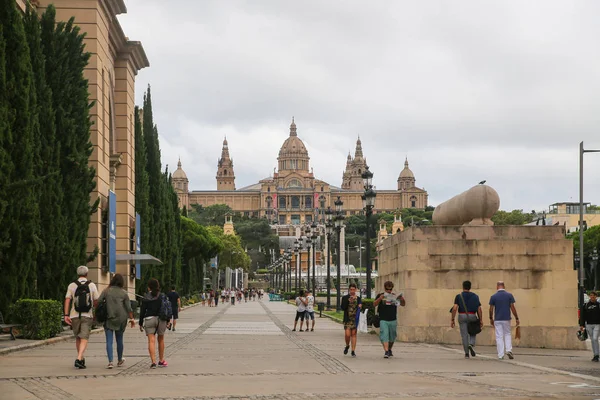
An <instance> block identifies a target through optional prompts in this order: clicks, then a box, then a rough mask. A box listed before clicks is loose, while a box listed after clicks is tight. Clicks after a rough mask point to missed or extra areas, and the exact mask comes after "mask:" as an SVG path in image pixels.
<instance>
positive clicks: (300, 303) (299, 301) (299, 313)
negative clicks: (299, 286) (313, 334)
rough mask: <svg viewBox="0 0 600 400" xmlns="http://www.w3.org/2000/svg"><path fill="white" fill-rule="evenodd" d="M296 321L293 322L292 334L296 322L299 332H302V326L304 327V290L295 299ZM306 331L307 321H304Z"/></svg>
mask: <svg viewBox="0 0 600 400" xmlns="http://www.w3.org/2000/svg"><path fill="white" fill-rule="evenodd" d="M296 306H297V307H298V308H297V309H296V319H295V320H294V329H292V332H295V331H296V325H297V324H298V320H300V332H304V330H303V329H302V326H303V325H304V318H305V317H306V298H305V297H304V290H301V291H300V293H299V294H298V297H296ZM306 330H308V321H306Z"/></svg>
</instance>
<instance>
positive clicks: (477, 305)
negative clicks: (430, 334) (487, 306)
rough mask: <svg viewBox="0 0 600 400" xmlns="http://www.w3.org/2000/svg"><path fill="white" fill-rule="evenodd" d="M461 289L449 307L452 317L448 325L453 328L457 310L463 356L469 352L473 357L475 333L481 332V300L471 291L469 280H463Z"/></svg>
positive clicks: (466, 356) (466, 355)
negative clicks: (452, 304) (450, 307)
mask: <svg viewBox="0 0 600 400" xmlns="http://www.w3.org/2000/svg"><path fill="white" fill-rule="evenodd" d="M462 286H463V291H462V293H459V294H457V295H456V297H455V298H454V306H453V307H452V309H451V312H452V319H451V324H450V326H451V327H452V328H454V326H455V321H454V318H455V317H456V312H457V311H458V324H459V327H460V336H461V338H462V344H463V348H464V350H465V358H469V353H471V356H472V357H475V356H476V355H477V354H476V353H475V338H476V335H477V333H479V332H481V328H483V322H482V319H481V302H480V301H479V296H477V295H476V294H475V293H473V292H471V282H470V281H464V282H463V284H462Z"/></svg>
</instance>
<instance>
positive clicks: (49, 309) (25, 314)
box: [10, 299, 63, 339]
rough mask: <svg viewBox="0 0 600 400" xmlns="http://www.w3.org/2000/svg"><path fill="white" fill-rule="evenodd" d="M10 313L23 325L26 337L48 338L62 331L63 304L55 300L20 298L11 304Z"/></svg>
mask: <svg viewBox="0 0 600 400" xmlns="http://www.w3.org/2000/svg"><path fill="white" fill-rule="evenodd" d="M10 315H11V319H12V320H14V322H15V323H18V324H22V325H23V336H24V337H25V338H26V339H48V338H51V337H54V336H56V334H58V333H60V332H62V325H61V320H62V315H63V306H62V304H61V303H60V302H58V301H56V300H34V299H21V300H18V301H17V302H16V303H15V304H13V305H12V307H11V311H10Z"/></svg>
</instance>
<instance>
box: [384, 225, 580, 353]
mask: <svg viewBox="0 0 600 400" xmlns="http://www.w3.org/2000/svg"><path fill="white" fill-rule="evenodd" d="M387 280H390V281H392V282H394V285H395V288H396V291H397V292H400V291H402V292H404V296H405V298H406V307H404V308H402V307H399V309H400V310H399V315H398V340H401V341H408V342H429V343H450V344H459V343H460V334H459V331H458V327H457V328H455V329H451V328H450V313H449V312H448V310H449V309H450V307H452V305H453V302H454V297H455V296H456V294H458V293H459V292H460V291H461V290H462V282H463V281H465V280H470V281H471V282H472V291H473V292H475V293H477V294H478V295H479V298H480V300H481V303H482V309H483V317H484V323H485V324H486V326H485V327H484V330H483V332H482V333H481V334H479V335H478V336H477V343H478V344H482V345H493V344H495V337H494V332H493V329H492V327H491V326H490V325H489V318H488V311H489V305H488V303H489V298H490V296H491V295H492V294H494V293H495V291H496V282H497V281H499V280H502V281H504V282H505V284H506V289H507V290H508V291H509V292H511V293H513V295H514V296H515V300H516V304H515V305H516V307H517V311H518V313H519V318H520V322H521V339H520V341H517V342H516V343H515V344H517V345H519V346H523V347H546V348H566V349H582V348H585V345H584V344H582V343H581V342H579V341H578V340H577V338H576V333H575V332H576V330H577V325H578V321H577V272H576V271H574V270H573V244H572V242H571V240H567V239H565V233H564V228H563V227H560V226H423V227H414V228H412V227H411V228H408V229H406V230H404V231H403V232H400V233H397V234H395V235H393V236H391V237H390V238H388V239H385V240H384V241H383V243H382V246H381V252H380V253H379V278H378V279H377V293H379V292H381V291H383V282H385V281H387ZM514 329H515V327H514V321H513V337H514Z"/></svg>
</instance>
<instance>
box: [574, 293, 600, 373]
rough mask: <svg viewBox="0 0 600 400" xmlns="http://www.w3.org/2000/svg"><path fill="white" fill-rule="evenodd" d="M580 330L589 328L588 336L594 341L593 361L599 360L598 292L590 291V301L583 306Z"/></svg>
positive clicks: (599, 304) (599, 316) (599, 313)
mask: <svg viewBox="0 0 600 400" xmlns="http://www.w3.org/2000/svg"><path fill="white" fill-rule="evenodd" d="M579 327H580V330H584V329H587V332H588V336H589V338H590V340H591V341H592V351H593V352H594V358H592V361H593V362H598V360H599V358H600V351H599V348H598V347H599V346H598V337H599V336H600V303H598V293H596V292H590V301H588V302H587V303H585V304H584V305H583V307H582V308H581V316H580V319H579Z"/></svg>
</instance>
